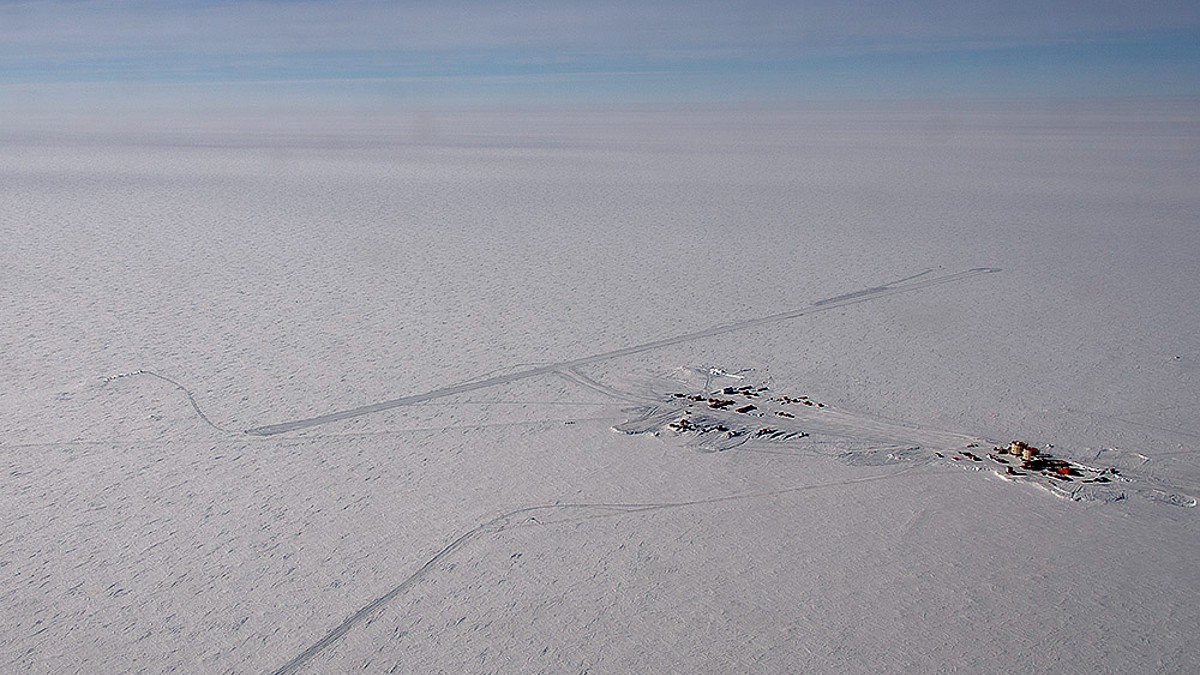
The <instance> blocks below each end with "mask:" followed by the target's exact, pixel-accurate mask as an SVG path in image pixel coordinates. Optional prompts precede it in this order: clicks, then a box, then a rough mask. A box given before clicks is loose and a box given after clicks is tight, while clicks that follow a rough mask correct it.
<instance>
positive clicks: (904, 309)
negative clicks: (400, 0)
mask: <svg viewBox="0 0 1200 675" xmlns="http://www.w3.org/2000/svg"><path fill="white" fill-rule="evenodd" d="M1197 119H1198V118H1197V116H1196V114H1195V111H1187V110H1183V111H1181V110H1168V109H1160V110H1155V109H1150V108H1147V109H1145V110H1130V109H1123V110H1107V111H1104V110H1100V111H1081V110H1077V111H1073V112H1070V111H1056V112H1030V111H1017V110H1008V111H978V110H977V111H974V112H963V111H959V112H952V113H938V114H934V113H929V112H914V111H908V112H903V113H899V112H885V111H875V112H860V113H853V114H849V113H788V112H761V111H760V112H754V113H746V112H737V113H735V112H723V113H711V114H699V113H688V114H670V113H647V114H582V113H579V114H570V113H556V114H526V115H518V114H495V115H487V114H482V113H477V114H457V115H444V116H429V117H425V118H421V119H420V120H418V122H419V123H418V124H415V125H411V126H409V125H405V124H398V125H397V127H396V128H395V129H386V128H382V127H381V126H380V125H378V124H375V125H374V126H371V127H366V126H364V127H355V126H353V125H350V126H343V127H341V128H338V129H337V130H336V131H334V132H320V133H317V132H302V131H301V130H296V129H293V130H290V131H286V132H273V131H266V130H263V129H261V128H260V129H259V130H251V129H243V130H241V131H237V132H234V131H231V130H225V131H203V130H192V131H187V132H163V133H152V132H143V133H133V132H126V133H117V134H75V135H71V136H67V135H61V134H57V135H56V134H50V133H27V134H20V133H15V132H11V133H8V134H7V135H6V136H5V137H4V138H3V139H2V140H3V142H2V144H0V204H2V205H3V206H2V207H0V241H2V242H3V244H2V248H0V256H2V259H0V263H2V264H0V288H3V292H2V294H0V423H2V425H3V426H2V433H0V464H2V465H3V472H2V473H0V607H2V608H3V611H0V670H3V671H4V672H34V673H64V672H80V673H83V672H87V673H91V672H237V673H242V672H246V673H255V672H260V673H269V672H313V673H318V672H348V671H350V670H365V671H367V672H594V673H600V672H680V673H684V672H686V673H691V672H797V671H814V672H885V671H908V672H930V671H954V670H960V671H968V672H1009V671H1025V672H1149V671H1154V672H1195V671H1196V670H1197V669H1198V668H1200V656H1198V652H1197V651H1196V649H1195V637H1196V630H1197V626H1200V564H1198V562H1197V560H1198V558H1200V509H1198V508H1196V507H1195V504H1196V502H1195V498H1196V497H1198V496H1200V275H1198V274H1196V271H1195V270H1196V258H1197V255H1198V254H1200V227H1198V226H1197V225H1198V222H1200V190H1197V185H1200V124H1198V123H1197ZM418 132H419V133H418ZM972 271H974V272H972ZM931 280H941V281H939V282H938V283H928V284H926V283H924V282H926V281H931ZM896 288H898V289H900V291H899V292H890V291H889V289H896ZM785 315H786V316H785ZM758 319H767V320H763V321H758ZM714 327H725V328H727V330H718V331H710V330H709V329H711V328H714ZM714 370H718V371H723V372H725V373H728V374H730V375H737V376H738V377H740V378H742V379H735V378H732V377H728V376H723V375H721V374H719V373H718V374H713V371H714ZM514 374H515V375H516V376H513V375H514ZM750 382H753V383H755V385H756V386H767V387H768V390H767V391H769V392H770V393H771V394H772V395H774V394H780V395H783V394H786V395H796V396H799V395H805V396H809V397H811V400H813V401H820V402H823V403H825V404H827V406H828V407H827V408H823V409H816V408H815V407H814V408H809V407H804V408H803V409H802V410H801V409H799V408H798V409H797V410H798V411H799V412H798V413H797V414H796V415H794V416H793V417H791V418H770V419H771V422H772V423H773V424H774V423H776V422H778V424H777V425H776V426H777V427H778V428H779V430H781V431H782V432H785V433H781V434H779V435H778V437H775V436H774V435H770V434H768V435H763V436H761V437H754V438H750V439H749V440H746V441H745V442H743V443H740V444H737V445H736V446H733V447H728V448H724V449H723V448H721V447H717V446H713V445H712V444H708V445H706V444H704V443H699V442H697V439H696V438H693V437H691V436H689V435H688V433H676V432H674V431H673V430H671V429H670V428H669V427H662V426H661V425H660V426H659V427H655V425H654V423H653V422H654V420H655V419H657V418H655V417H654V415H655V414H662V415H667V416H668V417H669V413H672V412H673V409H672V408H671V407H670V406H672V405H677V403H678V400H679V399H678V398H674V399H673V398H672V396H671V388H672V387H675V388H676V389H677V392H676V393H680V392H701V391H705V390H707V389H711V388H713V387H724V386H742V384H743V383H750ZM347 412H348V413H353V414H340V413H347ZM662 419H663V420H665V419H667V417H662ZM730 419H733V418H730ZM767 419H768V418H766V417H764V418H762V420H759V421H758V422H755V424H758V423H759V422H762V424H766V421H765V420H767ZM306 421H307V422H306ZM294 422H306V423H302V424H292V423H294ZM639 424H640V425H641V426H640V427H639V426H638V425H639ZM631 425H632V426H631ZM635 427H636V428H635ZM614 429H621V430H624V431H630V432H633V431H646V432H648V433H622V432H621V431H616V430H614ZM248 431H250V432H252V433H247V432H248ZM654 432H657V433H654ZM787 434H794V435H792V436H790V437H786V438H785V436H787ZM1012 438H1020V439H1024V440H1028V441H1030V442H1031V443H1033V444H1034V445H1037V446H1039V447H1043V448H1046V447H1048V446H1049V445H1050V444H1052V446H1053V447H1052V451H1053V452H1054V453H1055V454H1056V455H1057V456H1061V457H1065V458H1069V459H1071V460H1072V461H1076V462H1079V463H1083V464H1089V465H1097V466H1100V465H1106V466H1108V465H1111V466H1118V465H1119V466H1120V468H1121V472H1122V477H1123V478H1122V481H1121V482H1119V483H1117V484H1114V485H1110V486H1108V487H1106V490H1105V491H1102V492H1098V493H1089V492H1080V493H1074V496H1075V497H1076V499H1072V498H1071V497H1072V494H1073V493H1072V492H1070V491H1064V490H1062V489H1055V488H1054V487H1053V485H1052V481H1050V480H1049V479H1046V480H1040V481H1039V480H1032V479H1031V480H1006V479H1005V478H1004V477H1002V476H1000V475H998V474H999V472H998V467H997V465H995V464H994V463H990V462H989V461H984V462H971V461H957V460H953V459H952V455H953V454H954V452H956V451H960V450H961V449H962V448H963V447H965V444H968V443H971V442H978V443H981V444H985V445H984V447H983V451H986V450H987V449H988V447H990V446H987V445H986V444H994V443H1001V442H1007V441H1008V440H1009V439H1012ZM938 453H940V454H941V455H942V456H940V457H939V456H938Z"/></svg>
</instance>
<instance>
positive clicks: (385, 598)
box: [273, 469, 908, 675]
mask: <svg viewBox="0 0 1200 675" xmlns="http://www.w3.org/2000/svg"><path fill="white" fill-rule="evenodd" d="M907 471H908V469H902V470H900V471H894V472H891V473H887V474H882V475H874V476H865V477H863V478H852V479H849V480H842V481H835V482H831V483H817V484H812V485H800V486H796V487H790V488H782V489H779V490H767V491H763V492H751V493H745V494H734V495H723V496H719V497H709V498H704V499H693V500H688V501H681V502H657V503H624V504H622V503H595V504H588V503H580V504H539V505H536V506H526V507H522V508H519V509H514V510H512V511H509V512H507V513H504V514H501V515H499V516H496V517H495V518H492V519H491V520H488V521H485V522H483V523H480V524H479V525H476V526H475V527H473V528H471V529H470V530H467V531H466V532H464V533H462V534H460V535H459V536H458V537H457V538H456V539H454V541H452V542H450V543H449V544H448V545H447V546H446V547H445V548H443V549H442V550H440V551H438V552H437V553H436V554H434V556H433V557H431V558H429V559H428V560H426V561H425V563H424V564H423V565H421V567H419V568H418V569H417V571H415V572H413V573H412V574H411V575H409V576H408V578H406V579H404V580H403V581H401V582H400V583H399V584H397V585H396V586H395V587H393V588H392V589H391V590H389V591H388V592H387V593H384V594H383V595H381V596H379V597H377V598H375V599H374V600H372V601H371V602H368V603H367V604H365V605H363V606H362V607H361V608H359V609H358V611H356V612H354V613H353V614H351V615H350V616H348V617H346V619H345V620H344V621H342V623H340V624H338V625H337V627H335V628H334V629H333V630H331V631H329V632H328V633H326V634H325V635H324V636H323V637H322V638H321V639H319V640H317V641H316V642H314V643H313V644H312V645H310V646H309V647H307V648H306V649H304V651H302V652H300V653H299V654H297V655H296V657H295V658H293V659H292V660H291V661H289V662H287V664H285V665H283V666H282V667H280V668H279V669H278V670H275V671H274V673H273V675H287V674H288V673H295V672H297V671H298V670H300V669H301V668H303V667H304V666H305V665H307V664H308V663H309V662H310V661H312V659H313V658H315V657H316V656H317V655H318V654H320V653H321V652H323V651H325V650H326V649H328V648H329V647H330V646H332V645H333V644H334V643H336V642H337V641H338V640H340V639H341V638H343V637H345V635H346V634H347V633H349V632H350V631H351V630H352V629H354V627H355V626H357V625H359V624H360V623H362V622H364V621H367V620H368V619H370V618H371V617H372V616H373V615H375V613H377V612H378V611H379V610H381V609H383V607H384V606H385V605H387V604H388V603H389V602H391V601H392V600H394V599H395V598H396V597H398V596H400V595H403V594H404V593H405V592H406V591H407V590H408V589H410V588H412V587H413V586H414V585H416V584H417V583H418V582H420V581H421V579H422V578H424V577H425V576H426V575H428V574H429V573H430V572H431V571H433V570H434V569H436V568H437V566H438V565H439V564H440V563H441V562H443V561H444V560H446V559H447V558H449V557H450V556H452V555H454V553H455V552H457V551H458V550H460V549H462V548H463V547H464V546H466V545H467V544H468V543H470V542H471V541H472V540H474V539H476V538H478V537H480V536H481V535H484V534H488V533H499V532H504V531H505V530H510V529H512V528H514V527H520V526H521V525H525V524H528V523H530V522H531V518H532V519H533V520H532V522H535V523H537V524H542V525H545V524H549V523H543V522H542V521H538V520H536V517H535V515H536V514H539V513H547V512H556V511H568V512H570V511H576V512H587V511H600V512H608V513H603V514H602V515H613V516H617V515H622V514H629V513H640V512H646V511H660V510H663V509H677V508H685V507H689V506H703V505H707V504H718V503H721V502H732V501H740V500H746V499H755V498H760V497H773V496H778V495H784V494H788V493H792V492H803V491H807V490H819V489H824V488H834V487H844V486H847V485H854V484H856V483H870V482H874V481H882V480H890V479H893V478H899V477H900V476H902V475H904V474H905V473H906V472H907ZM597 515H601V514H597ZM592 517H596V516H592Z"/></svg>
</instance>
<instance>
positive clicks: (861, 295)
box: [245, 267, 1000, 436]
mask: <svg viewBox="0 0 1200 675" xmlns="http://www.w3.org/2000/svg"><path fill="white" fill-rule="evenodd" d="M999 271H1000V268H996V267H975V268H971V269H969V270H965V271H962V272H954V273H951V274H943V275H941V276H936V277H927V274H928V271H926V272H921V273H919V274H916V275H912V276H908V277H904V278H902V279H899V280H896V281H893V282H889V283H887V284H884V285H881V286H871V287H869V288H865V289H862V290H858V291H852V292H850V293H842V294H840V295H835V296H833V297H830V298H825V299H822V300H817V301H816V302H814V303H812V304H811V305H809V306H807V307H802V308H800V309H795V310H790V311H787V312H779V313H777V314H771V315H768V316H763V317H758V318H755V319H749V320H746V321H739V322H736V323H730V324H724V325H720V326H713V327H711V328H706V329H704V330H699V331H695V332H692V333H684V334H683V335H676V336H673V337H669V338H663V339H661V340H654V341H652V342H646V343H644V344H640V345H633V346H630V347H623V348H620V349H614V350H611V351H606V352H600V353H598V354H592V355H590V356H582V357H579V358H575V359H568V360H566V361H559V362H556V363H547V364H545V365H540V366H535V367H532V368H527V369H525V370H519V371H516V372H512V373H506V374H502V375H495V376H493V377H487V378H483V379H475V380H471V381H468V382H461V383H459V384H452V385H449V386H446V387H441V388H438V389H434V390H432V391H427V392H424V393H421V394H412V395H410V396H402V397H400V398H395V399H391V400H388V401H380V402H378V403H370V404H367V405H363V406H359V407H356V408H349V409H347V410H339V411H335V412H330V413H326V414H324V415H318V416H316V417H309V418H305V419H298V420H292V421H288V422H279V423H277V424H268V425H264V426H259V427H254V428H251V429H246V431H245V433H247V434H250V435H252V436H274V435H276V434H283V433H288V432H291V431H300V430H302V429H308V428H311V427H315V426H320V425H322V424H329V423H332V422H340V421H343V420H348V419H353V418H355V417H362V416H363V415H371V414H374V413H379V412H383V411H385V410H392V409H394V408H399V407H401V406H407V405H413V404H414V403H423V402H425V401H432V400H434V399H439V398H444V397H447V396H454V395H455V394H463V393H467V392H471V391H477V390H480V389H486V388H488V387H495V386H499V385H503V384H510V383H512V382H518V381H520V380H526V379H529V378H531V377H537V376H539V375H547V374H551V373H561V372H564V371H570V370H572V369H574V368H577V367H579V366H586V365H589V364H593V363H599V362H601V361H607V360H610V359H615V358H620V357H622V356H632V355H634V354H640V353H642V352H648V351H652V350H655V349H661V348H663V347H670V346H673V345H678V344H683V343H685V342H692V341H694V340H701V339H704V338H710V337H715V336H718V335H723V334H725V333H732V332H734V331H741V330H747V329H750V328H756V327H758V326H764V325H768V324H772V323H778V322H781V321H790V320H792V319H798V318H800V317H802V316H808V315H810V314H816V313H818V312H825V311H829V310H831V309H837V308H839V307H845V306H848V305H853V304H857V303H860V302H868V301H870V300H877V299H879V298H884V297H888V296H891V295H898V294H900V293H911V292H913V291H918V290H922V289H926V288H931V287H934V286H939V285H943V284H950V283H957V282H960V281H966V280H968V279H973V278H975V277H979V276H982V275H985V274H992V273H995V272H999ZM923 277H927V278H923Z"/></svg>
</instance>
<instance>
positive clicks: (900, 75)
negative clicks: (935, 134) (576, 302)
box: [0, 0, 1200, 121]
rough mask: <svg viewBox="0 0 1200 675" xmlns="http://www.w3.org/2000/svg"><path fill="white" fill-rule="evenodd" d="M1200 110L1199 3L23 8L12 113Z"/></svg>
mask: <svg viewBox="0 0 1200 675" xmlns="http://www.w3.org/2000/svg"><path fill="white" fill-rule="evenodd" d="M1040 97H1075V98H1101V99H1105V98H1122V97H1135V98H1136V97H1147V98H1180V99H1192V100H1194V99H1200V2H1196V0H1187V1H1182V0H1179V1H1176V0H1168V1H1163V2H1154V1H1152V0H1151V1H1147V2H1113V1H1109V0H1091V1H1083V0H1069V1H1061V2H1055V1H1054V0H1041V1H1033V0H1008V1H1006V2H982V1H979V0H954V1H949V0H947V1H943V0H930V1H925V2H922V1H920V0H913V1H911V2H896V1H894V0H886V1H885V0H840V1H825V0H819V1H812V2H754V1H749V0H746V1H742V2H715V1H704V0H701V1H695V2H677V1H672V0H668V1H662V2H650V1H644V2H627V1H625V0H593V1H592V2H550V1H545V0H524V1H505V0H500V1H494V2H484V1H478V0H477V1H470V0H467V1H459V0H442V1H438V2H429V1H424V0H420V1H416V2H380V1H377V0H362V1H356V0H346V1H341V2H327V1H323V0H320V1H319V0H310V1H303V2H292V1H289V0H257V1H249V2H232V1H208V2H174V3H172V2H147V1H140V2H91V1H69V2H67V1H54V0H43V1H37V2H13V1H8V0H0V98H2V99H3V100H2V101H0V121H2V120H3V119H5V118H10V119H11V118H13V117H19V116H21V115H23V114H46V113H47V112H54V111H59V110H72V109H75V110H91V109H95V110H121V109H125V108H129V109H139V110H155V109H158V110H172V109H187V110H205V109H213V110H218V109H223V110H237V109H246V110H255V109H267V108H271V107H295V106H302V107H311V108H314V109H333V110H336V109H339V108H346V109H353V108H355V107H368V108H377V109H390V108H395V109H404V108H431V107H432V108H436V107H459V106H465V107H506V106H531V105H532V106H567V107H570V106H593V105H606V106H618V107H619V106H632V107H637V106H672V105H684V106H703V105H730V104H779V103H800V104H804V103H829V102H839V101H842V102H844V101H849V102H857V101H890V100H947V99H949V100H960V99H969V100H973V99H997V98H998V99H1011V98H1016V99H1028V98H1040Z"/></svg>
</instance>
